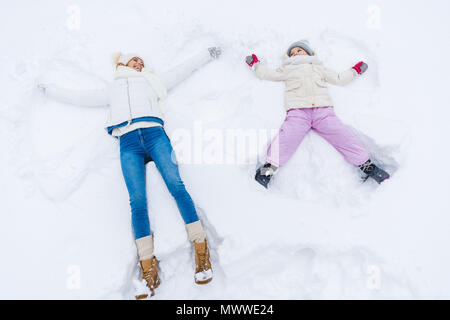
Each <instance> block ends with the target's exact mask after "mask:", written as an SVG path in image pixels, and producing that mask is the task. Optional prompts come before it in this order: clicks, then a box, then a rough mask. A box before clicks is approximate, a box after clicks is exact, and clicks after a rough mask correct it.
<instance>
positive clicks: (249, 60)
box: [245, 54, 259, 67]
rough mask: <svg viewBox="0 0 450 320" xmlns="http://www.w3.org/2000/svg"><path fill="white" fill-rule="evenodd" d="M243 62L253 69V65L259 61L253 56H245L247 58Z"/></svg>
mask: <svg viewBox="0 0 450 320" xmlns="http://www.w3.org/2000/svg"><path fill="white" fill-rule="evenodd" d="M245 62H246V63H247V64H248V65H249V66H250V67H253V65H254V64H255V63H258V62H259V60H258V57H257V56H256V55H255V54H252V55H251V56H247V57H246V58H245Z"/></svg>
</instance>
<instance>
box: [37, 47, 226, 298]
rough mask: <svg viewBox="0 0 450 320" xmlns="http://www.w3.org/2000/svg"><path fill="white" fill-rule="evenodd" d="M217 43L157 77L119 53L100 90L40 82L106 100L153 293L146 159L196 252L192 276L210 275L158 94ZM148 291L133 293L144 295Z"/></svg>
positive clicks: (89, 100) (81, 101)
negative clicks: (171, 200) (109, 80)
mask: <svg viewBox="0 0 450 320" xmlns="http://www.w3.org/2000/svg"><path fill="white" fill-rule="evenodd" d="M220 54H221V50H220V48H218V47H211V48H209V49H208V51H206V50H205V51H204V52H201V53H199V54H198V55H196V56H194V57H192V58H191V59H189V60H187V61H186V62H184V63H183V64H181V65H179V66H177V67H176V68H173V69H172V70H171V71H169V72H166V73H164V74H162V75H161V77H158V76H157V75H156V74H155V73H154V72H153V71H152V70H149V69H146V68H145V66H144V61H143V59H142V58H140V56H139V55H137V54H125V55H123V54H118V55H117V56H116V57H115V59H114V63H115V65H116V71H115V74H114V81H112V83H111V84H110V85H108V86H107V87H106V88H104V89H103V90H77V91H75V90H68V89H63V88H60V87H58V86H56V85H53V84H44V83H40V84H38V87H39V88H40V89H41V90H42V91H43V92H44V93H45V94H46V95H47V96H49V97H51V98H54V99H56V100H59V101H61V102H66V103H70V104H75V105H84V106H106V105H108V106H109V118H108V122H107V125H106V128H105V129H106V130H107V131H108V133H109V134H111V135H112V136H114V137H117V138H118V139H119V142H120V161H121V166H122V173H123V176H124V180H125V183H126V186H127V189H128V193H129V199H130V205H131V214H132V223H133V229H134V234H135V238H136V246H137V253H138V256H139V264H140V267H141V271H142V279H144V280H145V282H146V285H147V287H148V288H149V289H150V295H151V296H153V295H154V289H155V288H157V287H158V286H159V284H160V280H159V277H158V261H157V260H156V257H155V256H154V253H153V235H152V234H151V232H150V223H149V217H148V212H147V196H146V187H145V184H146V181H145V180H146V179H145V177H146V176H145V165H146V164H147V163H148V162H150V161H154V162H155V165H156V168H157V169H158V170H159V172H160V173H161V175H162V177H163V179H164V182H165V183H166V185H167V188H168V189H169V191H170V193H171V194H172V196H173V197H174V198H175V201H176V202H177V205H178V209H179V210H180V213H181V216H182V217H183V219H184V222H185V223H186V229H187V234H188V238H189V240H190V241H191V242H192V244H193V246H194V252H195V263H196V270H195V277H194V278H195V282H196V283H197V284H206V283H208V282H210V281H211V279H212V268H211V263H210V260H209V248H208V244H207V240H206V234H205V231H204V230H203V227H202V224H201V222H200V220H199V218H198V216H197V212H196V210H195V206H194V203H193V201H192V199H191V197H190V195H189V193H188V192H187V191H186V188H185V186H184V183H183V181H182V180H181V178H180V174H179V172H178V165H177V163H176V160H175V158H174V157H173V156H174V153H173V149H172V145H171V143H170V140H169V138H168V136H167V135H166V132H165V131H164V127H163V125H164V121H163V120H162V118H163V113H162V110H161V105H162V104H161V103H160V102H162V100H164V99H165V98H166V95H167V91H170V90H171V89H172V88H173V87H175V85H177V84H178V83H179V82H181V81H182V80H184V79H185V78H187V77H188V76H189V75H190V74H191V73H192V72H193V71H194V70H196V69H198V68H200V67H201V66H203V65H204V64H206V63H207V62H209V61H211V60H212V59H216V58H218V57H219V56H220ZM147 296H148V294H143V295H139V296H136V298H137V299H144V298H147Z"/></svg>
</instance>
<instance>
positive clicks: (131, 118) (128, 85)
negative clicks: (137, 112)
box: [127, 78, 133, 126]
mask: <svg viewBox="0 0 450 320" xmlns="http://www.w3.org/2000/svg"><path fill="white" fill-rule="evenodd" d="M127 94H128V110H130V120H128V124H127V126H129V125H130V124H131V120H133V116H132V114H131V102H130V84H129V82H128V78H127Z"/></svg>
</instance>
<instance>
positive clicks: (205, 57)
mask: <svg viewBox="0 0 450 320" xmlns="http://www.w3.org/2000/svg"><path fill="white" fill-rule="evenodd" d="M221 53H222V52H221V49H220V48H219V47H211V48H208V50H205V51H202V52H200V53H198V54H196V55H195V56H193V57H191V58H189V59H188V60H186V61H185V62H183V63H181V64H179V65H177V66H176V67H173V68H171V69H170V70H167V71H166V72H164V73H162V74H161V80H162V82H163V83H164V84H165V85H166V88H167V91H170V90H171V89H173V88H174V87H176V86H177V85H178V84H179V83H181V82H182V81H183V80H185V79H186V78H188V77H189V76H190V75H191V74H192V73H193V72H194V71H195V70H197V69H200V68H201V67H202V66H204V65H205V64H207V63H208V62H210V61H211V60H214V59H217V58H218V57H219V56H220V54H221Z"/></svg>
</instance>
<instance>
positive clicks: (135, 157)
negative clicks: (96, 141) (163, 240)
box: [120, 131, 150, 239]
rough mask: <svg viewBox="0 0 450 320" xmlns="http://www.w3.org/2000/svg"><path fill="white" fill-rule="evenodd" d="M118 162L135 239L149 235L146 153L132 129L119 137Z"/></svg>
mask: <svg viewBox="0 0 450 320" xmlns="http://www.w3.org/2000/svg"><path fill="white" fill-rule="evenodd" d="M120 163H121V167H122V173H123V177H124V180H125V184H126V186H127V189H128V193H129V199H130V206H131V218H132V223H133V229H134V234H135V237H136V239H140V238H144V237H148V236H150V222H149V218H148V211H147V194H146V188H145V163H146V155H145V152H144V149H143V147H142V146H141V144H140V140H139V135H138V134H137V132H135V131H132V132H129V133H127V134H126V135H124V136H122V137H121V138H120Z"/></svg>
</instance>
